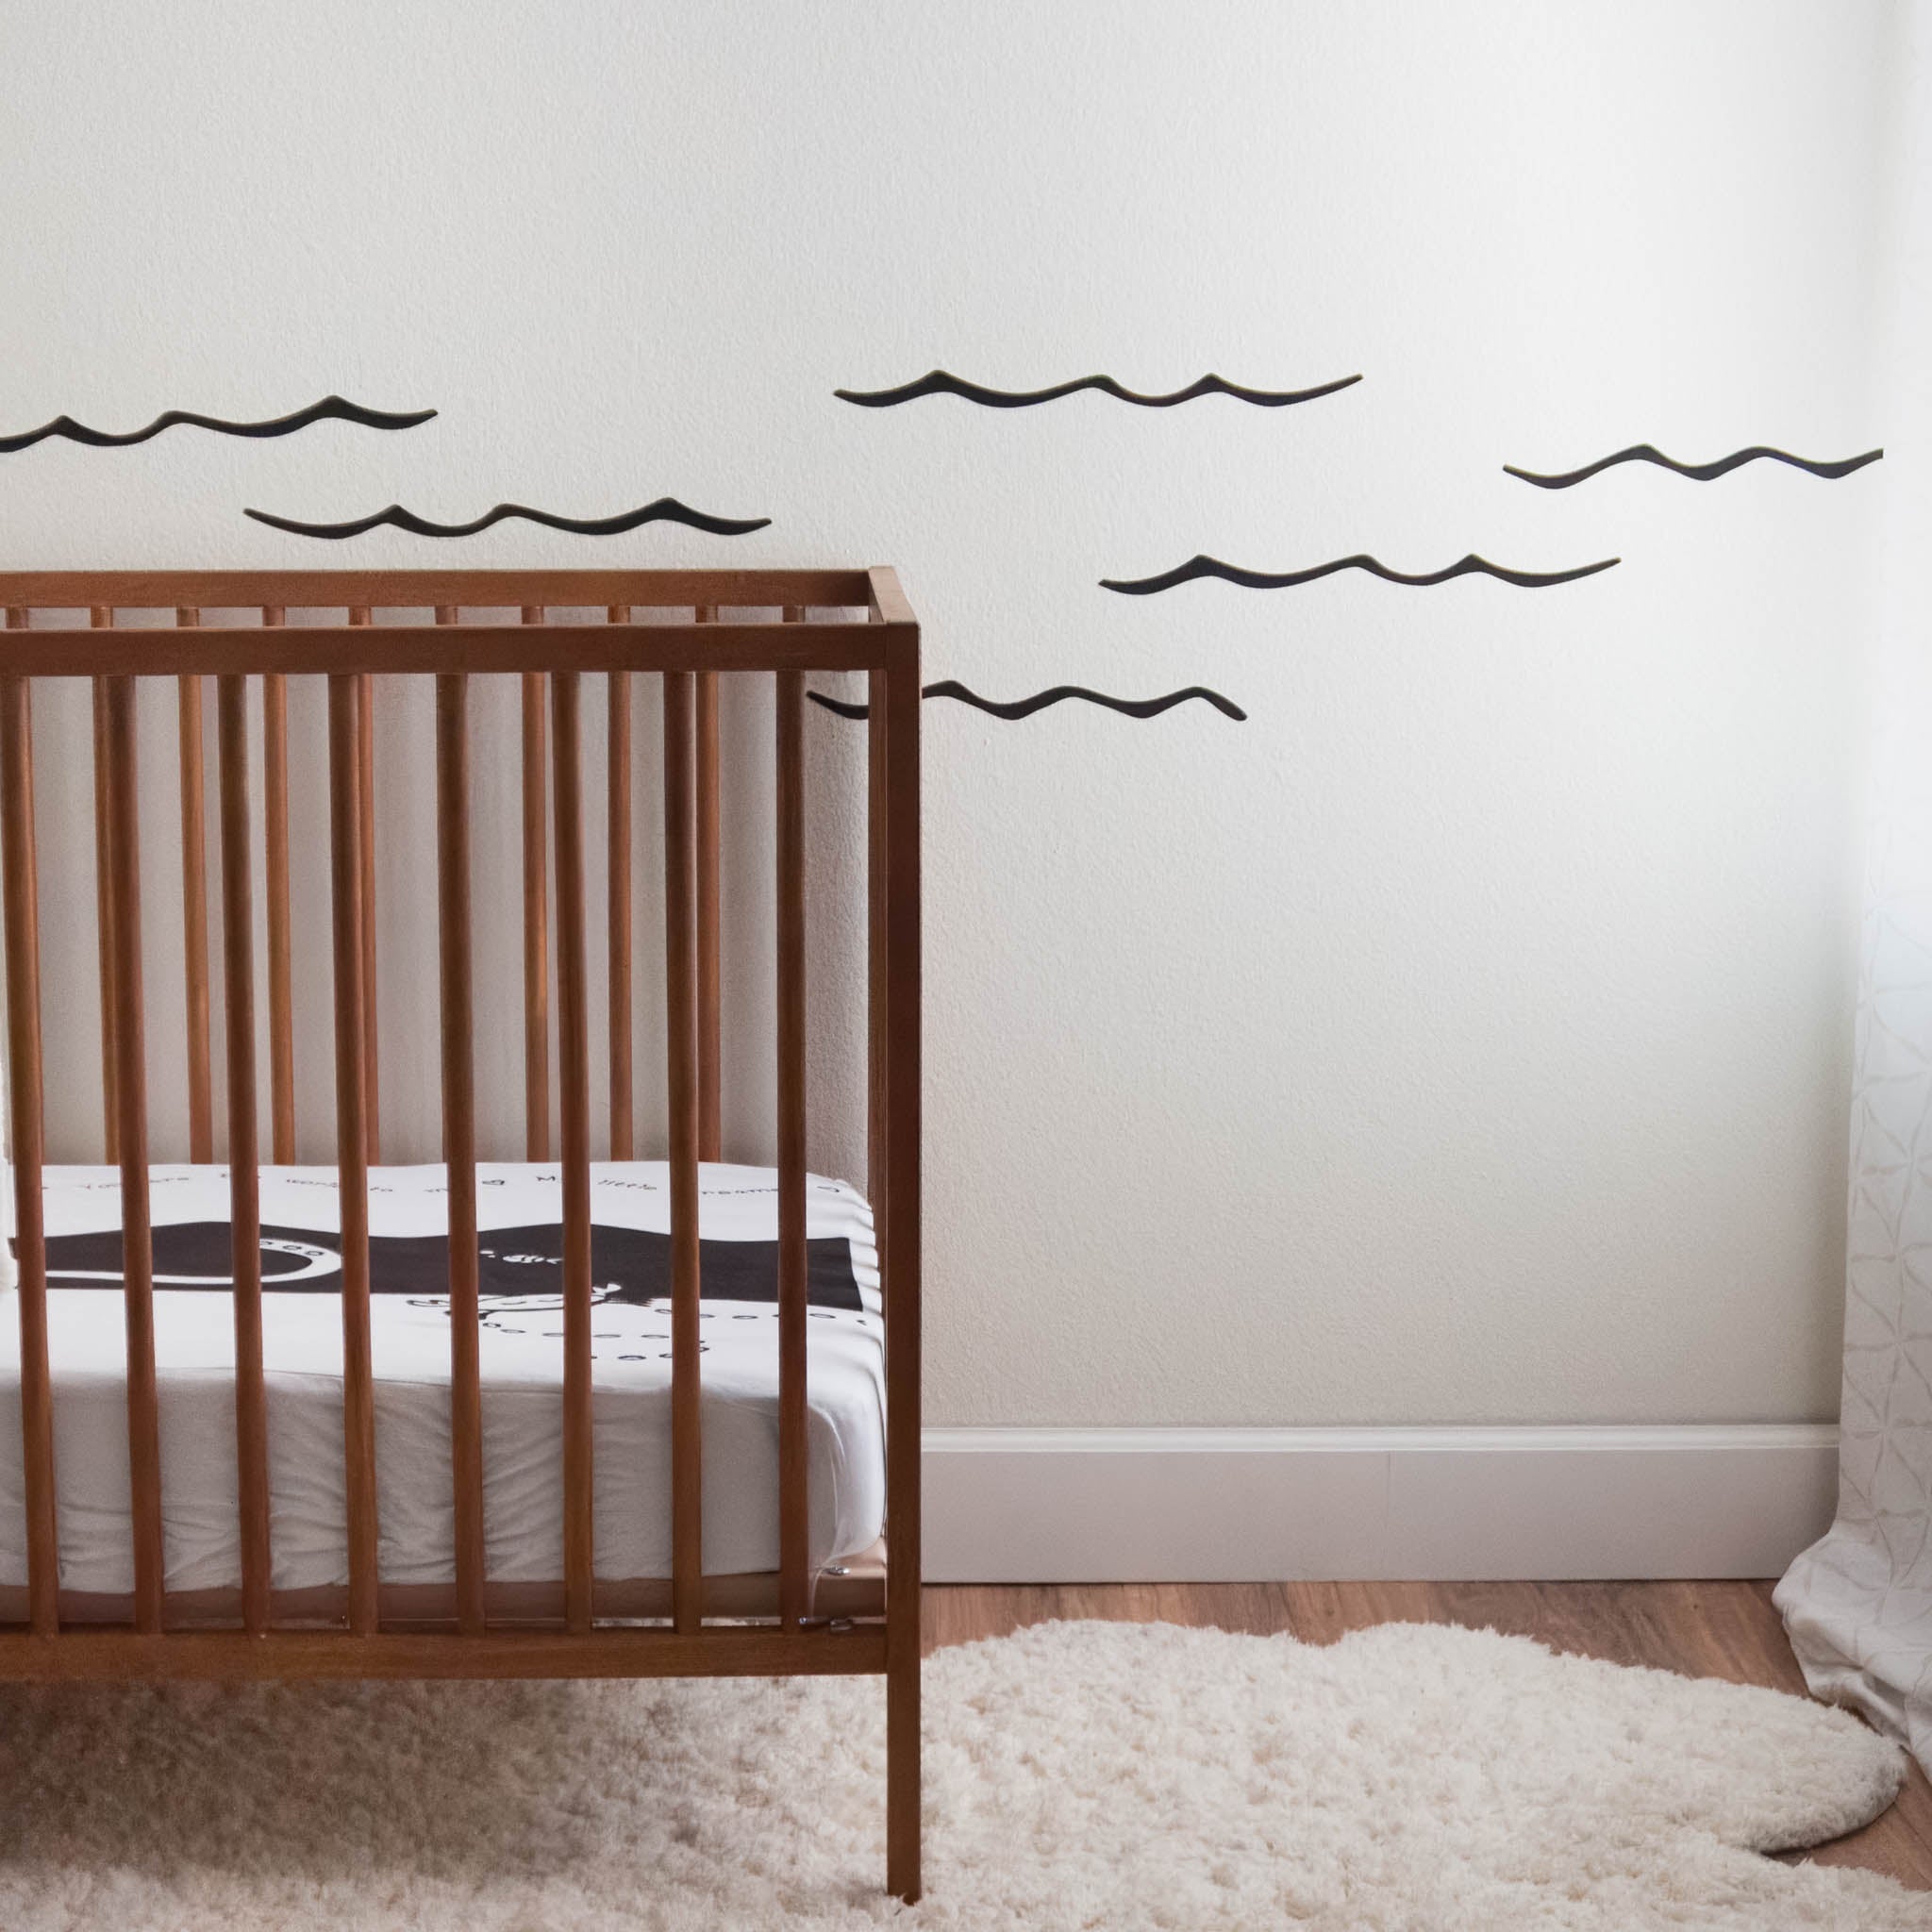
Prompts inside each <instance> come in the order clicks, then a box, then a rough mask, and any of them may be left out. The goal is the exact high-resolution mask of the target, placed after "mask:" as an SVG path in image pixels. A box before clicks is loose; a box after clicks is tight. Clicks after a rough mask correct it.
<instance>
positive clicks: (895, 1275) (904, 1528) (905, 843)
mask: <svg viewBox="0 0 1932 1932" xmlns="http://www.w3.org/2000/svg"><path fill="white" fill-rule="evenodd" d="M873 582H874V606H875V608H876V609H877V610H878V612H879V615H880V618H881V620H882V622H883V625H884V627H885V629H886V631H887V639H886V650H885V658H886V664H885V669H884V671H883V672H882V673H874V676H873V680H872V683H873V696H874V716H877V714H878V711H879V709H880V708H881V707H880V705H879V702H878V701H879V699H880V698H881V697H883V700H884V703H883V712H884V721H883V724H882V726H881V727H880V728H878V729H877V730H876V731H875V733H874V737H873V740H872V746H873V752H874V756H877V755H878V754H879V753H881V752H883V754H884V760H885V770H884V773H883V775H882V782H874V785H873V787H872V791H871V797H872V818H873V823H872V827H871V830H872V841H871V844H872V860H873V864H874V867H878V868H881V869H882V870H883V874H884V876H883V881H882V887H883V890H882V891H878V893H877V896H876V897H875V900H874V908H875V914H874V923H873V945H874V949H875V953H877V952H879V951H882V953H883V958H878V957H875V958H874V976H873V985H874V994H875V996H876V995H877V994H878V993H880V992H882V993H883V995H884V999H883V1004H884V1012H883V1015H882V1016H879V1020H880V1024H879V1030H878V1033H877V1034H876V1035H875V1038H876V1039H878V1040H879V1042H880V1044H881V1046H882V1048H883V1060H884V1066H883V1069H882V1073H883V1078H882V1080H879V1081H877V1082H876V1083H875V1091H877V1093H878V1105H879V1108H880V1113H881V1115H882V1117H881V1118H879V1119H878V1121H877V1125H878V1127H879V1128H880V1129H881V1130H882V1138H883V1141H884V1152H885V1160H884V1173H883V1176H882V1178H883V1181H884V1187H883V1190H882V1194H883V1198H882V1199H880V1200H878V1201H877V1202H876V1206H877V1208H878V1211H879V1214H880V1220H881V1231H880V1232H881V1238H880V1264H881V1267H880V1272H881V1276H882V1282H883V1292H884V1301H885V1320H886V1537H887V1550H888V1556H887V1575H886V1885H887V1889H888V1890H890V1891H891V1892H892V1893H893V1894H894V1895H895V1896H897V1897H899V1898H901V1899H904V1900H906V1901H907V1902H908V1903H910V1902H912V1901H913V1900H916V1899H917V1898H918V1896H919V1892H920V1708H919V1706H920V1686H919V1659H920V1594H921V1592H920V1574H921V1566H920V1363H921V1349H920V1321H919V1315H920V1225H919V1223H920V1214H919V1209H920V1173H919V1164H920V1045H921V1024H920V878H919V861H920V851H919V847H920V827H919V793H920V781H919V708H920V683H919V626H918V625H917V623H916V622H914V621H913V620H912V617H911V612H910V610H909V609H908V608H907V607H906V604H905V601H904V598H903V597H902V596H901V595H900V593H899V589H898V583H897V580H896V578H894V577H893V576H892V575H891V573H890V572H883V571H881V572H874V574H873ZM880 1178H881V1176H874V1178H873V1185H874V1189H877V1188H878V1186H879V1180H880Z"/></svg>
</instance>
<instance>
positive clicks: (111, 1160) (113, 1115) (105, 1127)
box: [88, 604, 121, 1167]
mask: <svg viewBox="0 0 1932 1932" xmlns="http://www.w3.org/2000/svg"><path fill="white" fill-rule="evenodd" d="M88 622H89V623H90V624H91V625H92V626H93V628H94V629H96V630H111V629H112V628H113V625H114V613H113V611H112V610H111V609H109V608H108V606H106V605H105V604H96V605H95V606H94V607H93V608H92V609H91V610H90V611H89V612H88ZM93 687H94V689H93V699H94V935H95V940H96V945H97V952H98V957H99V960H100V967H99V972H100V986H101V1158H102V1159H103V1160H105V1161H106V1162H107V1164H108V1166H109V1167H112V1166H113V1165H114V1164H115V1163H116V1162H117V1161H118V1160H119V1159H120V1158H121V1101H120V1096H119V1092H118V1091H117V1088H116V1084H115V1083H116V1081H117V1079H118V1077H119V1074H120V1066H121V1055H120V1050H119V1048H118V1047H116V1045H115V1044H114V892H113V886H112V883H111V881H112V878H113V872H114V865H113V851H112V847H111V846H110V844H109V843H108V841H109V839H110V838H111V836H112V833H111V830H110V822H111V816H112V815H111V814H110V813H109V812H108V681H107V679H106V678H105V677H97V678H95V679H94V681H93Z"/></svg>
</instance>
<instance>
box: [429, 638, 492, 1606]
mask: <svg viewBox="0 0 1932 1932" xmlns="http://www.w3.org/2000/svg"><path fill="white" fill-rule="evenodd" d="M436 618H437V622H438V623H439V624H454V623H455V622H456V611H455V610H454V609H453V608H447V607H445V608H444V609H440V610H439V611H438V612H437V613H436ZM469 808H470V746H469V679H468V678H467V677H465V676H464V675H462V674H461V673H460V672H445V673H443V674H441V675H439V676H438V678H437V680H436V844H437V868H436V872H437V904H438V918H439V927H440V938H441V969H442V1158H443V1159H444V1160H445V1161H446V1162H447V1163H448V1167H449V1305H450V1306H449V1317H450V1383H449V1389H450V1397H449V1409H450V1416H449V1423H450V1475H451V1480H452V1482H453V1484H454V1486H455V1499H456V1531H457V1624H458V1629H460V1630H461V1631H462V1633H463V1634H464V1635H465V1636H466V1637H475V1636H480V1635H481V1634H482V1631H483V1627H484V1616H483V1579H484V1552H483V1394H482V1382H481V1370H480V1366H479V1359H478V1354H479V1347H480V1333H479V1330H478V1327H477V1302H476V1294H477V1271H478V1267H479V1263H478V1260H477V1251H476V1096H475V1044H474V1041H475V995H474V987H473V975H472V970H471V955H470V932H471V924H470V820H469Z"/></svg>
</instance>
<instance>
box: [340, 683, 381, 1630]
mask: <svg viewBox="0 0 1932 1932" xmlns="http://www.w3.org/2000/svg"><path fill="white" fill-rule="evenodd" d="M357 679H358V674H356V673H354V672H341V673H336V674H333V675H331V676H330V678H329V681H328V780H329V783H328V792H329V873H330V885H331V899H332V908H331V911H332V920H331V924H332V926H333V941H334V946H333V951H334V958H335V1006H336V1028H335V1031H336V1168H337V1180H338V1187H339V1197H340V1201H341V1221H342V1435H343V1454H344V1461H345V1467H346V1472H347V1487H348V1503H349V1627H350V1628H351V1629H352V1630H354V1631H357V1632H358V1633H363V1634H366V1633H368V1632H369V1631H372V1630H374V1629H375V1627H376V1601H375V1577H376V1520H375V1389H374V1376H373V1362H372V1357H371V1346H370V1337H369V1144H368V1118H369V1117H368V1113H367V1110H366V1096H365V1094H364V1091H363V1075H364V1072H365V1070H366V1068H367V1066H368V1052H367V1036H366V1035H365V1033H364V1030H363V1019H362V1003H363V1000H364V998H365V991H364V988H363V983H362V970H363V950H362V920H363V905H362V827H361V816H362V809H361V808H362V787H361V777H360V774H359V772H358V764H359V751H360V745H359V738H360V723H359V719H358V704H359V691H358V681H357Z"/></svg>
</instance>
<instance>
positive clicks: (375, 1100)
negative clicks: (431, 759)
mask: <svg viewBox="0 0 1932 1932" xmlns="http://www.w3.org/2000/svg"><path fill="white" fill-rule="evenodd" d="M373 614H374V613H373V612H371V611H370V610H369V609H368V608H364V607H360V606H358V608H355V609H353V610H351V611H350V612H349V622H350V623H351V624H352V625H366V624H368V623H369V622H370V620H371V618H372V616H373ZM356 783H357V787H358V791H359V794H360V795H359V798H358V805H357V814H358V824H359V826H360V834H361V837H360V854H359V857H360V863H361V868H362V1058H363V1063H364V1072H363V1075H362V1083H363V1084H362V1106H363V1108H364V1111H365V1112H366V1113H367V1115H368V1125H367V1127H366V1128H365V1129H364V1132H365V1134H366V1135H367V1139H368V1152H369V1162H370V1165H371V1166H372V1167H375V1166H380V1165H381V1162H382V1106H381V1099H380V1095H381V1091H382V1067H381V1062H380V1060H379V1059H378V1058H377V1054H376V1047H377V1036H378V1033H379V1031H380V1028H379V1024H378V1019H377V1008H378V999H377V986H378V981H377V979H376V975H375V679H374V678H372V677H371V676H370V675H369V674H368V673H367V672H364V673H363V674H362V675H360V676H359V677H358V679H357V680H356Z"/></svg>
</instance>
